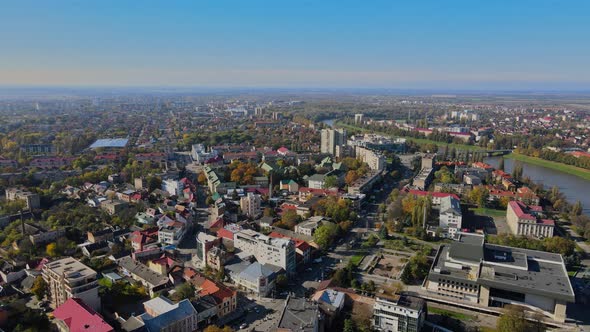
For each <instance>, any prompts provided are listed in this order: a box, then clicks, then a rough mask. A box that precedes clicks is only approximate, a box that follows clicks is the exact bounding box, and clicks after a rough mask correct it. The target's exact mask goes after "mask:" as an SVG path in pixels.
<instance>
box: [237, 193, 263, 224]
mask: <svg viewBox="0 0 590 332" xmlns="http://www.w3.org/2000/svg"><path fill="white" fill-rule="evenodd" d="M260 203H261V198H260V195H257V194H253V193H248V195H246V196H244V197H242V198H240V209H241V210H242V213H243V214H245V215H246V216H248V217H252V218H256V217H258V216H259V215H260Z"/></svg>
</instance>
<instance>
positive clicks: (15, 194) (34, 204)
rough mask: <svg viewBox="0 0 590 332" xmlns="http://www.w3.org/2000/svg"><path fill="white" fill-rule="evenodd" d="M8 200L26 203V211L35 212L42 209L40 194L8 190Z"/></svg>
mask: <svg viewBox="0 0 590 332" xmlns="http://www.w3.org/2000/svg"><path fill="white" fill-rule="evenodd" d="M6 200H7V201H16V200H22V201H23V202H24V203H25V209H27V210H33V209H38V208H40V207H41V199H40V197H39V195H38V194H35V193H32V192H30V191H27V190H22V189H19V188H8V189H6Z"/></svg>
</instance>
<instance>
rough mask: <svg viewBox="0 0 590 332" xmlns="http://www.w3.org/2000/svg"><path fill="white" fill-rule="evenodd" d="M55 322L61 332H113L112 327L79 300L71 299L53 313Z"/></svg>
mask: <svg viewBox="0 0 590 332" xmlns="http://www.w3.org/2000/svg"><path fill="white" fill-rule="evenodd" d="M53 317H55V320H54V322H55V323H56V325H57V328H58V330H59V331H61V332H68V331H69V332H84V331H92V332H111V331H115V329H113V327H112V326H110V325H109V324H108V323H107V322H105V320H104V318H102V316H101V315H100V314H98V313H97V312H96V311H94V309H92V308H91V307H89V306H88V305H86V303H84V301H82V300H81V299H79V298H70V299H68V300H67V301H66V302H64V303H63V304H62V305H60V306H59V307H57V308H56V309H55V310H54V311H53Z"/></svg>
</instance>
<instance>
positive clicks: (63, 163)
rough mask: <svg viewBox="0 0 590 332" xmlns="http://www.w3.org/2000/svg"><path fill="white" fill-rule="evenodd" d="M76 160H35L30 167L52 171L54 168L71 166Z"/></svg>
mask: <svg viewBox="0 0 590 332" xmlns="http://www.w3.org/2000/svg"><path fill="white" fill-rule="evenodd" d="M73 161H74V158H65V157H64V158H61V157H51V158H35V159H33V160H31V162H30V163H29V166H31V167H35V168H40V169H52V168H61V167H67V166H71V165H72V162H73Z"/></svg>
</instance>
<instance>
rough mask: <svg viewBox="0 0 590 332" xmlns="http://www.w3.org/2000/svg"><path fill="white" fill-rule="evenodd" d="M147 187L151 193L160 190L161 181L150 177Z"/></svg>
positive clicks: (155, 177)
mask: <svg viewBox="0 0 590 332" xmlns="http://www.w3.org/2000/svg"><path fill="white" fill-rule="evenodd" d="M147 185H148V190H149V191H150V192H152V191H154V190H156V189H160V188H161V187H162V179H160V178H159V177H157V176H150V177H149V178H148V179H147Z"/></svg>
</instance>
